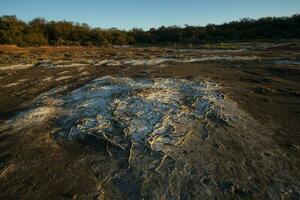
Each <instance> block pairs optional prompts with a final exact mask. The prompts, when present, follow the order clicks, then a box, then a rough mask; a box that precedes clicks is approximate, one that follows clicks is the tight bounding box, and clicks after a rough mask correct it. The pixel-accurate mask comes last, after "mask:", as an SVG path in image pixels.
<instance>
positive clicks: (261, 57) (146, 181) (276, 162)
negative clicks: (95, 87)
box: [0, 44, 300, 199]
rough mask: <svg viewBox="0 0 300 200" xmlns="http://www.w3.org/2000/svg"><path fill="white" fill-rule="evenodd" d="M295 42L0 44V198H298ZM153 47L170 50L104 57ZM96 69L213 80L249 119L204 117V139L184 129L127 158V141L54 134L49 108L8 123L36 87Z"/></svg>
mask: <svg viewBox="0 0 300 200" xmlns="http://www.w3.org/2000/svg"><path fill="white" fill-rule="evenodd" d="M299 50H300V46H299V44H289V45H287V46H280V47H278V48H277V47H272V48H266V49H263V50H262V49H255V48H254V49H251V50H240V51H236V50H234V51H227V50H222V51H219V50H186V51H178V50H172V49H160V48H121V47H107V48H104V47H103V48H92V47H90V48H89V47H40V48H18V47H15V46H1V47H0V60H1V61H0V87H1V90H0V123H1V124H0V199H143V198H144V199H299V195H300V182H299V180H300V173H299V162H300V160H299V158H300V157H299V156H300V146H299V145H300V135H299V133H300V123H299V119H300V64H299V62H300V54H299ZM207 57H210V58H211V57H213V58H217V59H203V58H207ZM232 57H233V58H237V59H231V58H232ZM158 58H168V59H169V58H172V59H169V60H164V61H162V62H159V63H155V64H151V65H148V64H145V63H144V64H141V65H140V64H137V65H135V64H132V63H130V62H129V63H128V62H125V61H124V62H121V63H119V64H118V63H117V64H116V63H115V61H119V60H124V59H126V60H128V59H129V60H130V59H131V60H151V59H152V60H153V59H158ZM196 58H197V59H198V60H197V59H196ZM199 58H201V59H203V60H201V59H199ZM227 58H228V59H227ZM243 58H246V59H243ZM105 59H107V60H108V62H107V63H104V64H101V61H103V60H105ZM174 59H175V60H174ZM187 59H196V60H194V61H193V62H189V61H186V60H187ZM182 60H183V61H184V62H183V61H182ZM179 61H182V62H179ZM74 63H75V64H76V65H73V66H72V64H74ZM57 66H60V67H57ZM104 76H109V77H114V78H116V79H118V78H130V79H132V80H139V79H147V80H148V79H149V80H155V79H183V80H187V81H191V82H197V83H204V82H212V83H215V84H218V87H219V88H220V92H221V93H222V94H224V95H225V96H226V98H228V99H230V100H231V101H233V102H235V104H236V106H237V107H236V109H237V113H239V112H243V113H246V114H245V115H247V117H246V118H245V119H248V118H249V121H248V122H246V125H245V127H242V126H241V127H240V128H238V127H239V125H237V126H234V127H232V126H223V125H220V124H221V123H220V122H219V121H216V120H215V119H214V120H213V123H212V124H213V126H211V127H208V129H207V131H208V132H209V134H210V138H209V139H208V140H205V139H203V134H202V133H203V130H202V129H199V130H198V129H195V130H193V131H192V132H191V134H190V135H189V137H188V140H186V141H185V142H184V144H183V145H181V146H180V147H178V148H177V147H176V148H175V150H172V153H171V154H164V153H162V152H155V151H153V152H151V151H150V152H148V151H146V152H145V155H147V156H148V157H145V158H144V157H142V158H143V159H144V160H142V158H138V157H134V158H133V160H134V162H132V165H133V166H132V167H131V168H130V166H129V165H130V162H128V156H132V155H131V153H132V152H131V150H132V149H130V148H128V149H125V151H120V149H119V148H118V147H115V145H113V144H111V143H109V142H107V140H98V139H97V138H95V137H92V136H87V137H84V139H82V138H76V139H71V140H70V139H67V138H64V137H59V136H58V133H59V132H60V131H61V128H62V125H61V123H60V122H62V121H63V120H62V119H61V118H59V117H56V115H50V117H49V118H48V117H46V118H43V120H41V121H38V120H34V119H33V121H32V122H30V123H28V124H21V125H20V126H19V125H18V126H16V125H15V124H16V123H17V122H15V120H17V119H18V116H20V115H22V113H25V114H26V113H27V112H28V111H29V110H31V109H32V108H36V107H38V103H37V102H36V101H37V99H38V98H39V97H40V95H43V94H45V93H47V92H49V91H51V90H55V89H57V88H62V90H60V91H58V92H57V93H55V97H56V96H59V97H62V98H64V96H68V95H69V94H71V93H72V91H75V90H76V89H80V88H82V87H83V86H85V85H87V84H89V83H91V81H93V80H94V79H96V78H101V77H104ZM237 115H238V114H237ZM248 115H249V117H248ZM37 119H40V118H37ZM217 119H219V118H217ZM252 125H253V127H252ZM182 126H185V124H183V125H182ZM108 143H109V144H108ZM128 144H129V143H128ZM107 147H109V150H108V148H107ZM142 156H143V155H142ZM150 158H151V159H154V158H157V162H156V161H155V162H154V163H155V164H156V167H155V168H153V169H152V168H151V166H150V165H148V164H147V162H148V161H147V160H146V159H150ZM139 159H141V160H139ZM158 161H159V162H158ZM139 163H140V165H139ZM141 163H142V164H141ZM158 168H159V170H158Z"/></svg>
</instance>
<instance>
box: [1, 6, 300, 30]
mask: <svg viewBox="0 0 300 200" xmlns="http://www.w3.org/2000/svg"><path fill="white" fill-rule="evenodd" d="M296 13H298V14H300V0H0V15H16V16H17V17H18V18H19V19H22V20H25V21H30V20H32V19H34V18H36V17H43V18H45V19H47V20H67V21H73V22H80V23H87V24H89V25H90V26H92V27H101V28H112V27H116V28H120V29H126V30H128V29H131V28H135V27H138V28H143V29H145V30H148V29H149V28H151V27H155V28H156V27H159V26H162V25H165V26H170V25H178V26H183V25H185V24H188V25H200V26H203V25H207V24H209V23H214V24H221V23H224V22H229V21H233V20H239V19H241V18H245V17H250V18H254V19H257V18H260V17H266V16H290V15H293V14H296Z"/></svg>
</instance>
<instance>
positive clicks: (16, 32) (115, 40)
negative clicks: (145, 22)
mask: <svg viewBox="0 0 300 200" xmlns="http://www.w3.org/2000/svg"><path fill="white" fill-rule="evenodd" d="M284 39H300V15H298V14H297V15H293V16H291V17H265V18H260V19H258V20H254V19H250V18H245V19H241V20H239V21H233V22H229V23H224V24H221V25H215V24H208V25H207V26H189V25H185V26H184V27H180V26H168V27H166V26H162V27H159V28H151V29H150V30H147V31H145V30H143V29H139V28H134V29H132V30H129V31H125V30H119V29H117V28H111V29H101V28H91V27H90V26H89V25H88V24H86V23H74V22H69V21H47V20H45V19H43V18H36V19H33V20H32V21H30V22H24V21H22V20H20V19H18V18H17V17H16V16H14V15H4V16H1V17H0V44H15V45H18V46H42V45H81V46H105V45H170V44H180V45H199V44H203V43H217V42H242V41H258V40H259V41H266V40H268V41H270V40H276V41H278V40H284Z"/></svg>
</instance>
